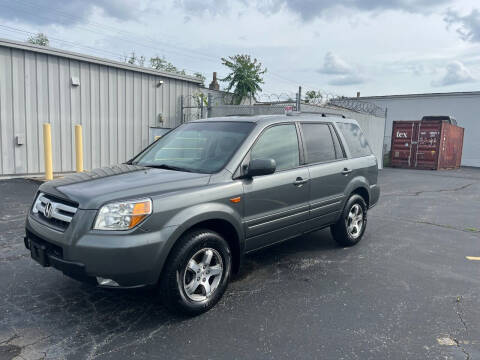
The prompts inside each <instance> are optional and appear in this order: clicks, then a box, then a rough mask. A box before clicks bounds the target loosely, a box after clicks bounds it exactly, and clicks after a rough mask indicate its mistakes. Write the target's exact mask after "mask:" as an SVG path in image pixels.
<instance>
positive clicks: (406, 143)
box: [391, 121, 418, 168]
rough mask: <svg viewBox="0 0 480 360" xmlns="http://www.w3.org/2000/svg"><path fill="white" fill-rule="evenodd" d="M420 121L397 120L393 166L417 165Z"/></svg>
mask: <svg viewBox="0 0 480 360" xmlns="http://www.w3.org/2000/svg"><path fill="white" fill-rule="evenodd" d="M417 129H418V122H416V121H396V122H394V125H393V131H392V132H393V133H392V150H391V156H392V166H394V167H403V168H410V167H414V165H415V157H416V150H417V148H416V144H417V137H418V134H417Z"/></svg>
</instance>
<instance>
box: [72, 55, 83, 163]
mask: <svg viewBox="0 0 480 360" xmlns="http://www.w3.org/2000/svg"><path fill="white" fill-rule="evenodd" d="M69 66H70V77H73V76H75V77H76V78H78V79H80V63H79V62H78V61H75V60H70V61H69ZM69 81H71V80H69ZM82 86H83V84H82V83H81V82H80V86H72V85H71V83H70V89H69V94H70V121H71V125H70V127H71V137H70V142H71V149H72V151H71V160H70V161H71V164H72V168H73V169H75V168H76V158H75V132H74V131H73V128H74V126H75V125H81V124H82V106H81V94H80V92H81V90H80V89H81V88H82ZM82 133H83V135H84V134H85V129H83V127H82ZM83 143H84V144H85V136H84V139H83Z"/></svg>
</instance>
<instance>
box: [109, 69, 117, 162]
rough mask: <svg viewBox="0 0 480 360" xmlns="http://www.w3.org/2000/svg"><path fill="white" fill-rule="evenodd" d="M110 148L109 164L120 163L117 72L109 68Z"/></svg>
mask: <svg viewBox="0 0 480 360" xmlns="http://www.w3.org/2000/svg"><path fill="white" fill-rule="evenodd" d="M108 94H109V96H108V147H109V155H110V158H109V164H110V165H114V164H116V163H117V162H118V156H117V153H118V149H117V147H118V145H117V143H118V86H117V70H116V69H115V68H108Z"/></svg>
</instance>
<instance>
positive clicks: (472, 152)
mask: <svg viewBox="0 0 480 360" xmlns="http://www.w3.org/2000/svg"><path fill="white" fill-rule="evenodd" d="M358 99H359V100H364V101H367V102H371V103H374V104H376V105H378V106H381V107H384V108H387V121H386V126H385V145H386V149H387V151H390V142H391V135H392V122H393V121H395V120H420V119H421V118H422V117H423V116H425V115H450V116H453V117H454V118H455V119H456V120H457V123H458V125H459V126H461V127H463V128H465V137H464V141H463V154H462V165H463V166H475V167H480V139H479V138H480V91H474V92H452V93H432V94H410V95H387V96H365V97H360V98H358Z"/></svg>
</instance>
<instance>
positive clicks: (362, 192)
mask: <svg viewBox="0 0 480 360" xmlns="http://www.w3.org/2000/svg"><path fill="white" fill-rule="evenodd" d="M352 194H358V195H360V196H361V197H362V198H363V200H365V202H366V203H367V209H368V206H369V204H370V196H369V195H368V191H367V189H365V188H364V187H359V188H356V189H355V190H353V191H352Z"/></svg>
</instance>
